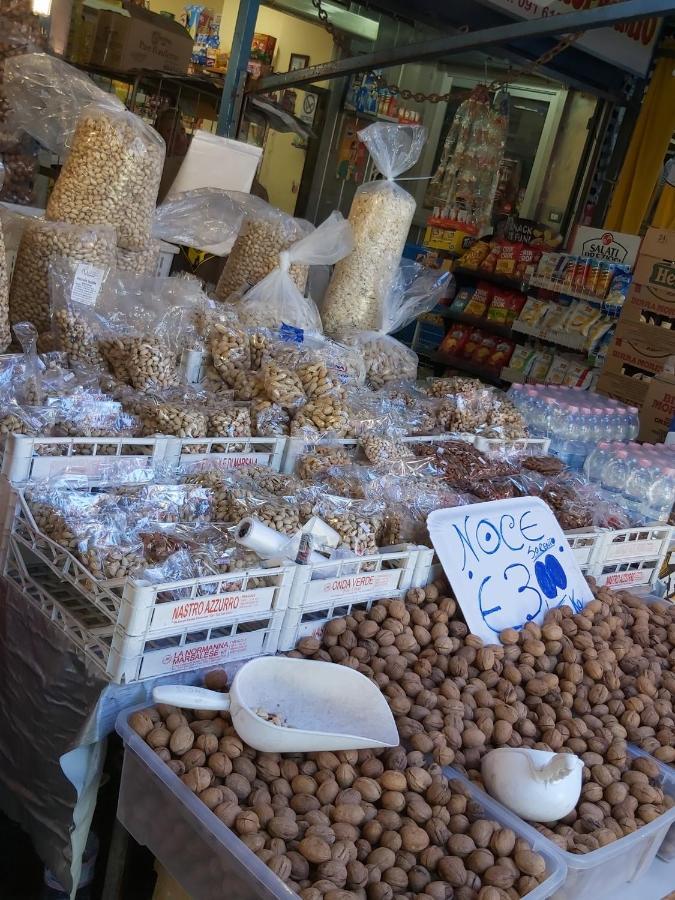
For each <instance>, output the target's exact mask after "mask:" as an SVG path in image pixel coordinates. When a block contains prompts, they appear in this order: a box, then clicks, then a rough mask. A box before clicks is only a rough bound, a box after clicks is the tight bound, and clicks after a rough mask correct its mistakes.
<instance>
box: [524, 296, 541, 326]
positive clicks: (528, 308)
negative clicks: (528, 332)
mask: <svg viewBox="0 0 675 900" xmlns="http://www.w3.org/2000/svg"><path fill="white" fill-rule="evenodd" d="M547 312H548V303H547V302H546V301H545V300H538V299H537V298H536V297H528V298H527V300H526V301H525V305H524V306H523V308H522V309H521V311H520V315H519V316H518V321H519V322H523V323H524V324H525V325H529V326H531V327H532V328H536V327H537V325H539V323H540V322H541V321H542V319H543V318H544V316H545V315H546V313H547Z"/></svg>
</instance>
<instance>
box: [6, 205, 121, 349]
mask: <svg viewBox="0 0 675 900" xmlns="http://www.w3.org/2000/svg"><path fill="white" fill-rule="evenodd" d="M59 258H65V259H70V260H73V261H75V262H81V263H87V264H89V265H91V266H96V267H99V268H103V269H107V268H110V267H111V266H114V265H115V229H114V228H112V227H110V226H109V225H96V226H91V225H69V224H65V223H63V222H44V221H42V220H40V219H35V220H31V221H30V222H28V224H27V225H26V227H25V229H24V232H23V235H22V237H21V242H20V244H19V249H18V252H17V255H16V262H15V264H14V273H13V276H12V284H11V287H10V292H9V318H10V322H11V324H12V325H14V324H16V323H17V322H23V321H29V322H32V323H33V325H34V326H35V328H36V329H37V331H38V333H39V334H41V333H42V332H46V331H49V328H50V324H51V315H50V302H49V265H50V263H51V262H52V261H53V260H55V259H59Z"/></svg>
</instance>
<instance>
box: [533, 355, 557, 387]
mask: <svg viewBox="0 0 675 900" xmlns="http://www.w3.org/2000/svg"><path fill="white" fill-rule="evenodd" d="M552 362H553V350H549V349H548V348H545V349H543V350H538V351H537V352H536V354H535V358H534V361H533V363H532V368H531V369H530V381H532V382H533V383H534V384H543V383H544V382H545V381H546V376H547V375H548V370H549V369H550V368H551V363H552Z"/></svg>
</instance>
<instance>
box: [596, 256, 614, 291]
mask: <svg viewBox="0 0 675 900" xmlns="http://www.w3.org/2000/svg"><path fill="white" fill-rule="evenodd" d="M615 268H616V267H615V266H614V264H613V263H608V262H605V261H604V260H601V262H600V266H599V268H598V277H597V280H596V282H595V290H594V291H593V294H594V296H596V297H599V298H600V299H601V300H603V299H604V298H605V297H606V296H607V292H608V291H609V286H610V284H611V283H612V278H613V276H614V271H615Z"/></svg>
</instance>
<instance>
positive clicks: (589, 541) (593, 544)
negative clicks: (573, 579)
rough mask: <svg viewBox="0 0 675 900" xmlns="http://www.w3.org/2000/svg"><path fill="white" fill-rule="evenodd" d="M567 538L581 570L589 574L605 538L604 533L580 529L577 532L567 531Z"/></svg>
mask: <svg viewBox="0 0 675 900" xmlns="http://www.w3.org/2000/svg"><path fill="white" fill-rule="evenodd" d="M565 537H566V538H567V543H568V544H569V545H570V548H571V549H572V552H573V553H574V558H575V559H576V561H577V562H578V563H579V568H580V569H581V571H582V572H584V574H587V573H588V572H589V570H590V568H591V566H592V565H593V563H594V562H595V560H596V559H597V555H598V552H599V549H600V547H601V546H602V543H603V540H604V537H605V535H604V532H602V531H600V530H597V531H596V530H594V531H587V530H586V529H583V528H580V529H577V530H575V531H566V532H565Z"/></svg>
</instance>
